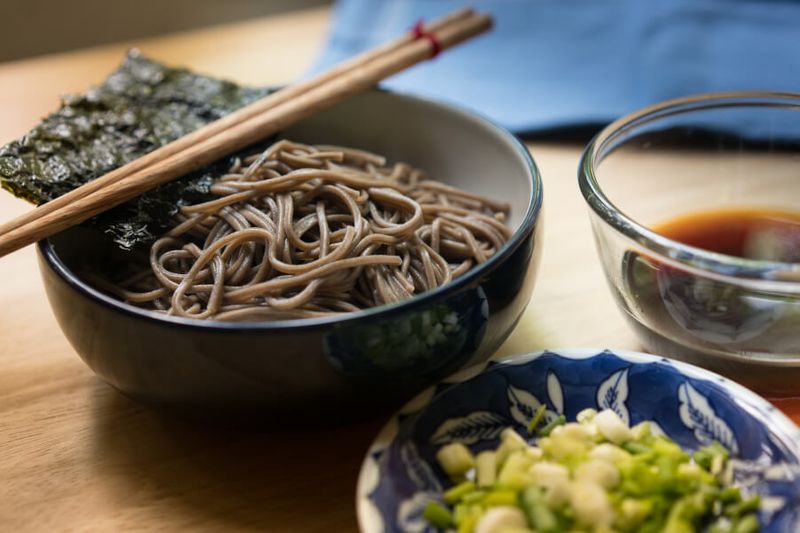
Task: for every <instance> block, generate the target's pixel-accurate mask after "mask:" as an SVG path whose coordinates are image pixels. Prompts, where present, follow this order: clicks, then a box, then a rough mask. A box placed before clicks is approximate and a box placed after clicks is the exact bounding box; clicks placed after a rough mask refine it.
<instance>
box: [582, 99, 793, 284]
mask: <svg viewBox="0 0 800 533" xmlns="http://www.w3.org/2000/svg"><path fill="white" fill-rule="evenodd" d="M735 107H778V108H788V109H793V110H794V111H800V93H793V92H775V91H731V92H712V93H702V94H695V95H690V96H684V97H681V98H674V99H671V100H666V101H663V102H659V103H656V104H653V105H651V106H648V107H644V108H642V109H640V110H638V111H634V112H633V113H630V114H628V115H625V116H623V117H621V118H619V119H617V120H615V121H614V122H612V123H611V124H609V125H608V126H606V127H605V128H603V129H602V130H601V131H600V132H599V133H598V134H597V135H595V136H594V138H593V139H592V140H591V141H590V142H589V144H588V145H587V146H586V148H585V149H584V151H583V154H582V155H581V158H580V162H579V166H578V185H579V188H580V190H581V193H582V195H583V197H584V200H585V201H586V203H587V204H588V205H589V207H590V208H591V209H592V210H593V212H594V213H595V214H596V215H597V216H599V217H600V219H602V220H603V221H604V222H605V223H606V224H608V225H609V226H610V227H611V228H613V229H614V230H616V231H617V232H618V233H621V234H622V235H624V236H625V237H627V238H629V239H631V240H633V241H635V242H637V243H638V244H640V245H642V246H644V247H645V248H646V249H647V250H648V251H650V252H653V253H655V254H657V255H659V256H662V257H664V258H668V259H670V260H671V261H675V262H678V263H680V264H682V265H685V266H689V267H690V268H695V269H696V268H700V269H702V270H703V271H710V272H713V273H715V274H716V275H717V276H718V277H720V278H723V279H727V280H731V279H736V280H737V282H738V283H739V284H743V285H753V286H754V287H756V288H762V289H764V288H767V287H766V286H765V284H769V288H772V289H777V290H787V289H788V290H791V291H792V292H794V291H800V282H797V281H794V280H784V279H776V278H775V277H770V276H773V275H774V274H775V273H798V274H800V263H787V262H780V261H767V260H757V259H746V258H742V257H736V256H732V255H727V254H722V253H718V252H712V251H710V250H705V249H703V248H697V247H695V246H691V245H688V244H684V243H681V242H679V241H675V240H672V239H670V238H668V237H665V236H663V235H661V234H660V233H657V232H655V231H652V230H650V229H648V228H647V227H645V226H643V225H642V224H640V223H638V222H637V221H636V220H634V219H633V218H631V217H630V216H628V215H627V214H626V213H625V212H624V211H623V210H621V209H620V208H618V207H617V206H616V204H614V202H612V201H611V200H610V199H609V198H608V196H606V194H605V192H604V191H603V188H602V187H601V186H600V183H599V180H598V179H597V175H596V169H597V168H598V167H599V165H600V164H601V162H602V160H603V159H604V158H605V157H606V156H608V155H610V154H611V153H613V152H614V150H615V149H616V148H617V147H618V146H619V145H621V144H624V143H625V142H626V141H627V139H626V136H628V135H630V134H631V133H633V132H635V131H637V130H638V128H639V127H640V126H642V125H645V124H648V123H651V122H656V121H658V120H660V119H662V118H666V117H670V116H675V115H680V114H684V113H687V112H701V111H704V110H712V109H719V108H735ZM617 140H619V141H620V143H619V145H612V146H608V145H609V144H611V143H614V142H615V141H617ZM609 148H610V149H609ZM731 271H735V272H736V273H737V274H736V276H731V275H730V272H731Z"/></svg>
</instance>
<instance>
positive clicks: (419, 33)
mask: <svg viewBox="0 0 800 533" xmlns="http://www.w3.org/2000/svg"><path fill="white" fill-rule="evenodd" d="M411 33H412V34H413V35H414V38H415V39H425V40H427V41H428V42H429V43H431V58H434V57H436V56H438V55H439V53H440V52H441V51H442V43H440V42H439V39H438V38H437V37H436V35H434V34H432V33H430V32H427V31H425V27H424V26H423V25H422V21H421V20H420V21H419V22H417V23H416V24H414V27H413V28H411Z"/></svg>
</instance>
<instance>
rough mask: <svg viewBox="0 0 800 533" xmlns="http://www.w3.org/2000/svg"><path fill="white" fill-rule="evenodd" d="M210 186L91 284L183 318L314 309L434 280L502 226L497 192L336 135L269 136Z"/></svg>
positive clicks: (489, 243)
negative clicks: (445, 178)
mask: <svg viewBox="0 0 800 533" xmlns="http://www.w3.org/2000/svg"><path fill="white" fill-rule="evenodd" d="M211 193H212V195H213V196H215V198H214V199H212V200H209V201H207V202H205V203H201V204H197V205H192V206H187V207H183V208H182V209H181V212H180V214H179V215H178V216H177V217H176V221H175V226H174V227H173V228H172V229H171V230H169V231H168V232H167V233H166V234H165V235H164V236H163V237H161V238H160V239H158V240H157V241H156V242H155V243H154V244H153V245H152V247H151V249H150V257H149V266H148V267H147V268H145V269H144V270H142V271H141V272H138V273H136V274H135V275H134V276H132V277H130V278H129V279H127V280H124V281H121V282H118V283H116V284H109V283H108V282H100V283H101V285H102V286H103V288H105V289H106V290H108V291H109V292H111V293H113V294H114V295H116V296H117V297H119V298H121V299H122V300H125V301H127V302H130V303H133V304H136V305H139V306H144V307H147V308H149V309H155V310H159V311H162V312H165V313H168V314H170V315H175V316H181V317H189V318H196V319H215V320H270V319H283V318H305V317H318V316H326V315H331V314H337V313H347V312H351V311H357V310H359V309H363V308H368V307H373V306H377V305H382V304H386V303H392V302H398V301H401V300H404V299H407V298H410V297H411V296H413V295H414V294H418V293H420V292H423V291H427V290H430V289H432V288H434V287H438V286H440V285H444V284H445V283H448V282H449V281H450V280H452V279H453V278H456V277H458V276H461V275H462V274H464V273H465V272H467V271H468V270H469V269H470V268H472V267H473V266H474V265H476V264H479V263H482V262H484V261H486V260H487V259H488V258H490V257H491V256H492V255H493V254H495V253H496V252H497V250H498V249H499V248H500V247H501V246H502V245H503V243H504V242H505V241H506V240H507V239H508V238H509V237H510V235H511V230H510V228H509V227H508V226H507V225H506V224H505V221H506V217H507V215H508V213H509V206H508V205H507V204H505V203H499V202H494V201H492V200H489V199H488V198H484V197H483V196H480V195H477V194H472V193H469V192H466V191H463V190H460V189H457V188H454V187H451V186H449V185H446V184H444V183H440V182H438V181H432V180H428V179H425V178H424V177H423V175H422V173H421V172H420V171H419V170H417V169H414V168H411V167H410V166H409V165H407V164H405V163H397V164H394V165H393V166H386V160H385V158H384V157H381V156H378V155H375V154H372V153H369V152H365V151H362V150H356V149H352V148H343V147H338V146H308V145H304V144H299V143H295V142H291V141H287V140H282V141H279V142H277V143H275V144H273V145H272V146H270V147H269V148H268V149H267V150H266V151H264V152H263V153H261V154H257V155H253V156H250V157H246V158H244V159H239V160H236V161H235V162H234V163H233V165H232V166H231V168H230V169H229V170H228V172H227V173H226V174H224V175H222V176H221V177H219V178H218V179H217V181H216V182H215V183H214V184H213V186H212V187H211Z"/></svg>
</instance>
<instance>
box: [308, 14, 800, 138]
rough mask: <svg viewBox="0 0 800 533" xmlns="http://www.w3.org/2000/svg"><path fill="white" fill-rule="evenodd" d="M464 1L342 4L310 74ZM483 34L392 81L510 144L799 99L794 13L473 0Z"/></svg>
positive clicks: (798, 34)
mask: <svg viewBox="0 0 800 533" xmlns="http://www.w3.org/2000/svg"><path fill="white" fill-rule="evenodd" d="M463 5H464V2H463V0H340V1H339V2H338V3H337V5H336V8H335V12H334V18H333V24H332V28H331V32H330V36H329V40H328V43H327V46H326V48H325V50H324V52H323V53H322V55H321V56H320V57H319V58H318V61H317V62H316V64H315V66H314V68H313V70H314V71H319V70H321V69H324V68H326V67H328V66H330V65H331V64H333V63H335V62H337V61H340V60H341V59H344V58H345V57H348V56H351V55H353V54H355V53H358V52H361V51H363V50H365V49H367V48H369V47H371V46H373V45H375V44H377V43H380V42H382V41H385V40H388V39H390V38H392V37H396V36H397V35H399V34H401V33H402V32H403V31H407V30H408V29H409V28H411V26H413V24H414V23H415V22H416V21H418V20H420V19H425V20H430V19H432V18H435V17H437V16H440V15H442V14H444V13H446V12H448V11H452V10H454V9H457V8H458V7H462V6H463ZM470 5H471V6H472V7H474V8H476V9H478V10H481V11H488V12H490V13H492V14H493V16H494V17H495V27H494V29H493V30H492V32H491V33H490V34H487V35H485V36H481V37H478V38H477V39H475V40H474V41H472V42H468V43H466V44H464V45H462V46H459V47H458V48H456V49H453V50H450V51H448V52H446V53H445V54H443V55H442V56H440V57H437V58H436V59H434V60H433V61H431V62H429V63H426V64H422V65H419V66H416V67H414V68H413V69H410V70H409V71H407V72H404V73H401V74H399V75H397V76H395V77H393V78H390V79H389V80H387V81H386V82H385V83H384V86H386V87H389V88H391V89H394V90H399V91H404V92H410V93H414V94H420V95H425V96H431V97H434V98H439V99H442V100H447V101H451V102H454V103H457V104H460V105H463V106H466V107H469V108H472V109H474V110H476V111H479V112H482V113H484V114H486V115H488V116H489V117H490V118H492V119H494V120H495V121H497V122H498V123H500V124H501V125H503V126H505V127H507V128H509V129H511V130H512V131H515V132H517V133H526V132H536V131H542V130H550V129H559V128H570V127H581V126H594V125H598V124H602V123H607V122H609V121H611V120H613V119H615V118H617V117H619V116H621V115H624V114H625V113H628V112H630V111H633V110H635V109H637V108H640V107H643V106H645V105H649V104H651V103H654V102H657V101H661V100H666V99H669V98H674V97H678V96H684V95H688V94H694V93H701V92H712V91H730V90H775V91H796V92H799V91H800V50H799V49H798V47H799V45H800V1H796V0H659V1H646V0H475V1H472V2H470Z"/></svg>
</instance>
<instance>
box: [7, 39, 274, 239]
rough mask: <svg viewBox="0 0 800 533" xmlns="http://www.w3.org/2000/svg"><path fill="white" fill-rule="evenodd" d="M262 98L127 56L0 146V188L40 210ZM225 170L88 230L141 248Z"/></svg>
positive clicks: (180, 183)
mask: <svg viewBox="0 0 800 533" xmlns="http://www.w3.org/2000/svg"><path fill="white" fill-rule="evenodd" d="M268 92H269V90H267V89H253V88H244V87H239V86H238V85H236V84H234V83H231V82H228V81H223V80H219V79H215V78H211V77H208V76H202V75H198V74H195V73H192V72H190V71H188V70H186V69H178V68H170V67H166V66H164V65H162V64H160V63H158V62H156V61H153V60H152V59H148V58H146V57H144V56H142V55H141V54H140V53H138V52H137V51H131V52H129V54H128V56H127V57H126V58H125V61H124V62H123V63H122V65H121V66H120V67H119V69H117V71H116V72H114V73H112V74H111V75H110V76H109V77H108V79H106V81H105V82H104V83H103V84H102V85H100V86H99V87H96V88H94V89H91V90H90V91H89V92H87V93H86V94H85V95H82V96H73V97H67V98H65V99H64V100H63V102H62V105H61V109H59V110H58V111H56V112H55V113H53V114H51V115H50V116H48V117H47V118H45V119H44V120H43V121H42V122H41V123H40V124H39V125H38V126H36V127H35V128H34V129H33V130H31V131H30V132H29V133H28V134H27V135H25V136H24V137H22V138H21V139H19V140H17V141H13V142H11V143H9V144H8V145H6V146H4V147H3V148H0V185H2V187H3V188H4V189H7V190H9V191H11V192H12V193H13V194H14V195H16V196H18V197H20V198H24V199H26V200H28V201H30V202H32V203H34V204H37V205H40V204H43V203H45V202H47V201H49V200H52V199H53V198H56V197H57V196H60V195H62V194H64V193H66V192H67V191H70V190H72V189H74V188H75V187H78V186H80V185H82V184H84V183H86V182H88V181H90V180H92V179H94V178H96V177H98V176H101V175H103V174H105V173H107V172H109V171H111V170H113V169H115V168H117V167H119V166H121V165H124V164H125V163H127V162H129V161H132V160H133V159H136V158H137V157H140V156H142V155H144V154H146V153H147V152H150V151H151V150H153V149H155V148H158V147H159V146H162V145H164V144H166V143H168V142H170V141H173V140H175V139H177V138H178V137H181V136H182V135H185V134H187V133H189V132H191V131H192V130H195V129H197V128H199V127H200V126H203V125H204V124H207V123H209V122H211V121H213V120H216V119H218V118H220V117H222V116H223V115H225V114H227V113H230V112H231V111H234V110H236V109H238V108H240V107H242V106H244V105H246V104H248V103H250V102H252V101H254V100H256V99H258V98H260V97H262V96H264V95H265V94H267V93H268ZM224 164H227V160H226V161H222V162H218V163H217V164H215V165H211V166H210V167H208V168H206V169H203V170H202V171H200V172H196V173H193V174H190V175H188V176H185V177H183V178H181V179H178V180H175V181H172V182H170V183H167V184H164V185H162V186H160V187H158V188H157V189H154V190H153V191H150V192H147V193H145V194H143V195H141V196H140V197H138V198H136V199H135V200H132V201H130V202H128V203H126V204H123V205H121V206H119V207H116V208H114V209H112V210H110V211H108V212H106V213H103V214H101V215H98V216H97V217H95V218H93V219H92V220H90V221H88V222H87V224H91V225H93V226H95V227H97V228H98V229H99V230H101V231H104V232H106V233H107V234H109V235H110V236H111V238H112V239H113V240H114V241H115V242H116V243H117V244H119V246H120V247H122V248H125V249H130V248H134V247H137V246H143V245H146V244H148V243H150V242H152V241H153V240H154V239H155V237H156V236H157V235H158V234H160V233H161V232H162V230H163V228H164V227H165V225H166V223H167V222H168V221H169V219H170V217H172V215H174V214H175V213H176V212H177V210H178V207H179V206H180V205H182V204H187V203H194V202H197V201H198V200H200V199H201V198H202V197H203V196H205V195H206V194H207V193H208V188H209V186H210V185H211V183H212V181H213V175H214V174H215V173H216V172H218V171H219V170H220V166H221V165H224Z"/></svg>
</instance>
